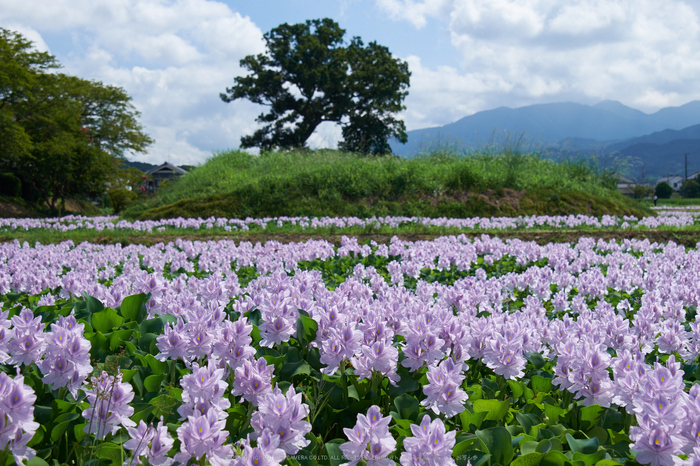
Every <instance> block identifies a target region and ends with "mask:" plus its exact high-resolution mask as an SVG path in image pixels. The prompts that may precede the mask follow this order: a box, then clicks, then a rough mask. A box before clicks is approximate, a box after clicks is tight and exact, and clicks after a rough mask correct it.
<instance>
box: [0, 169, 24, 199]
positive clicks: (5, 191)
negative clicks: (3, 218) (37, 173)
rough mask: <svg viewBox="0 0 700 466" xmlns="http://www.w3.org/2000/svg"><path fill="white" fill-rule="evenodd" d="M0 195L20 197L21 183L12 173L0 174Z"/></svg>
mask: <svg viewBox="0 0 700 466" xmlns="http://www.w3.org/2000/svg"><path fill="white" fill-rule="evenodd" d="M0 194H2V195H4V196H10V197H20V196H22V182H21V181H20V179H19V178H17V177H16V176H15V175H14V174H12V173H0Z"/></svg>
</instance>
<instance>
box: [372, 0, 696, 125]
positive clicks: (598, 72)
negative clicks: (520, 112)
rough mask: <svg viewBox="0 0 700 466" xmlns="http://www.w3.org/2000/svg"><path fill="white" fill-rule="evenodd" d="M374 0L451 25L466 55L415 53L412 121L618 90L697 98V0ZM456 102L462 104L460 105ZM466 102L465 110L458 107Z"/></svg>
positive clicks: (415, 21)
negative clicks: (431, 64) (431, 65)
mask: <svg viewBox="0 0 700 466" xmlns="http://www.w3.org/2000/svg"><path fill="white" fill-rule="evenodd" d="M438 3H439V8H438V7H432V5H435V4H436V2H432V1H431V0H423V1H416V0H376V4H377V5H378V6H379V7H380V8H382V9H384V10H385V11H386V12H387V13H389V14H390V16H391V17H392V18H393V19H395V20H403V21H407V22H409V23H411V24H412V25H413V26H414V27H416V28H417V29H418V28H421V27H423V26H424V25H425V24H426V22H427V21H438V22H440V23H442V24H444V25H445V26H446V27H448V28H449V31H450V34H451V41H452V45H453V46H454V47H455V48H456V49H457V50H458V51H459V52H460V55H461V57H462V62H461V63H459V64H454V65H453V66H450V67H441V68H438V69H428V68H426V67H423V66H421V64H420V60H419V59H418V58H417V57H410V58H409V66H410V69H411V71H412V73H413V75H412V77H411V89H410V95H409V97H408V99H407V101H406V103H407V106H408V107H409V109H408V110H407V111H406V121H407V126H408V127H409V128H411V129H416V128H420V127H423V126H424V125H425V126H428V125H431V124H432V125H438V124H445V123H448V122H450V121H453V120H454V119H456V118H458V117H461V116H466V115H467V114H469V113H474V112H476V111H479V110H487V109H491V108H494V107H497V106H500V105H505V106H509V107H518V106H522V105H529V104H533V103H543V102H556V101H564V100H575V101H578V102H583V103H595V102H596V101H600V100H603V99H615V100H619V101H622V102H623V103H625V104H627V105H630V106H633V107H637V108H640V109H641V110H645V111H654V110H657V109H659V108H661V107H665V106H672V105H682V104H684V103H687V102H688V101H691V100H696V99H700V89H698V88H697V86H696V85H695V81H696V79H697V76H698V74H700V20H699V15H700V5H697V4H695V3H690V2H687V1H682V0H667V1H664V2H658V1H655V0H571V1H568V2H561V1H559V0H450V1H448V2H442V1H441V2H438ZM457 109H459V111H458V110H457ZM462 109H464V110H465V112H464V113H460V112H461V111H462Z"/></svg>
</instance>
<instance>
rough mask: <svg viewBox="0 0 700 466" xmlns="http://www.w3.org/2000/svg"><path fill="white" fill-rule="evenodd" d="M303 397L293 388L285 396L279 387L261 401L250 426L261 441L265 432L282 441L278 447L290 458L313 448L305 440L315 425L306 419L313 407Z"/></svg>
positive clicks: (279, 441)
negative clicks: (312, 425)
mask: <svg viewBox="0 0 700 466" xmlns="http://www.w3.org/2000/svg"><path fill="white" fill-rule="evenodd" d="M301 397H302V394H301V393H296V391H295V390H294V387H289V389H288V390H287V393H286V395H283V394H282V392H281V390H280V389H279V387H275V389H274V391H273V392H272V393H269V394H267V395H265V396H264V397H262V398H261V399H260V403H259V407H258V411H256V412H254V413H253V416H252V418H251V420H250V425H251V426H252V427H253V429H255V436H254V438H257V439H258V441H259V439H260V437H261V436H262V435H263V433H264V432H265V431H269V432H270V433H271V435H273V436H277V437H278V439H279V440H278V446H279V448H280V449H282V450H283V451H284V452H285V453H287V454H289V455H294V454H296V453H297V452H298V451H299V450H300V449H302V448H304V447H305V446H307V445H308V444H309V440H307V439H305V438H304V436H305V435H306V434H307V433H309V432H311V424H310V423H309V422H307V421H306V420H305V419H306V417H307V416H308V414H309V407H308V405H306V404H305V403H302V402H301Z"/></svg>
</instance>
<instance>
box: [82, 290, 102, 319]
mask: <svg viewBox="0 0 700 466" xmlns="http://www.w3.org/2000/svg"><path fill="white" fill-rule="evenodd" d="M84 296H85V302H86V304H87V311H88V312H89V313H90V314H95V313H97V312H100V311H101V310H102V309H104V308H105V307H104V304H102V303H101V302H100V300H99V299H97V298H95V297H92V296H88V295H87V294H84Z"/></svg>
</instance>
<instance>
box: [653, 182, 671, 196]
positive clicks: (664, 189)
mask: <svg viewBox="0 0 700 466" xmlns="http://www.w3.org/2000/svg"><path fill="white" fill-rule="evenodd" d="M654 194H655V195H657V196H658V197H659V199H668V198H670V197H671V195H672V194H673V188H672V187H671V185H670V184H668V183H666V182H665V181H662V182H661V183H659V184H657V185H656V189H655V190H654Z"/></svg>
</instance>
